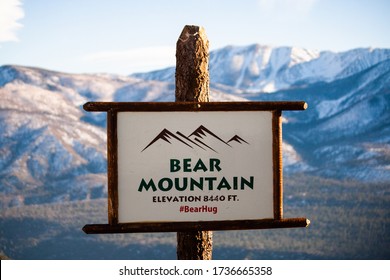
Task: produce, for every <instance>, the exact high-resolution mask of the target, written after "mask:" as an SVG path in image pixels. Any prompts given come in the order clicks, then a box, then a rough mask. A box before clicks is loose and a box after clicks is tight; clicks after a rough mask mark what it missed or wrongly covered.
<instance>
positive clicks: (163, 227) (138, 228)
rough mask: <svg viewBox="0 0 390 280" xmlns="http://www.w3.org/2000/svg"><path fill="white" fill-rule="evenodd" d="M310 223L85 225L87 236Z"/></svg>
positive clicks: (300, 220)
mask: <svg viewBox="0 0 390 280" xmlns="http://www.w3.org/2000/svg"><path fill="white" fill-rule="evenodd" d="M309 224H310V221H309V220H308V219H306V218H287V219H281V220H275V219H262V220H244V221H200V222H170V223H169V222H167V223H127V224H120V223H119V224H113V225H110V224H91V225H85V226H84V227H83V231H84V232H85V233H87V234H102V233H136V232H137V233H140V232H177V231H207V230H250V229H271V228H296V227H307V226H309Z"/></svg>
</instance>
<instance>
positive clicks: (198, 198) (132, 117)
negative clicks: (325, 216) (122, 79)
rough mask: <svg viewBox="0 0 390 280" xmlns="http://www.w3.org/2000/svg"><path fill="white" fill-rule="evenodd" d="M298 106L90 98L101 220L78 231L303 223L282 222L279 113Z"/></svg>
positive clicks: (301, 221) (295, 221) (298, 221)
mask: <svg viewBox="0 0 390 280" xmlns="http://www.w3.org/2000/svg"><path fill="white" fill-rule="evenodd" d="M306 107H307V104H306V103H305V102H210V103H208V102H206V103H193V102H166V103H165V102H164V103H143V102H141V103H138V102H136V103H126V102H121V103H116V102H90V103H86V104H85V105H84V109H85V110H87V111H105V112H107V147H108V224H92V225H86V226H85V227H84V228H83V230H84V231H85V232H86V233H125V232H168V231H169V232H178V231H206V230H238V229H263V228H282V227H306V226H308V224H309V221H308V220H307V219H306V218H284V217H283V180H282V176H283V174H282V131H281V129H282V125H281V112H282V111H283V110H305V109H306Z"/></svg>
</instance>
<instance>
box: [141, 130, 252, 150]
mask: <svg viewBox="0 0 390 280" xmlns="http://www.w3.org/2000/svg"><path fill="white" fill-rule="evenodd" d="M207 138H212V139H213V140H214V142H217V143H222V144H223V145H224V146H228V147H232V146H231V145H230V144H229V143H231V142H237V143H239V144H242V143H246V144H249V143H248V142H247V141H245V140H244V139H242V138H241V137H240V136H238V135H234V136H233V137H232V138H230V139H229V140H228V141H224V140H222V139H221V138H220V137H219V136H217V135H216V134H215V133H213V132H212V131H210V130H209V129H207V128H206V127H204V126H203V125H201V126H199V127H198V128H197V129H196V130H195V131H194V132H192V133H191V134H190V135H188V136H185V135H184V134H183V133H181V132H180V131H177V132H176V133H172V132H170V131H169V130H168V129H166V128H164V129H163V130H162V131H161V132H160V133H159V134H158V135H157V136H156V137H155V138H154V139H153V140H152V141H151V142H150V143H149V144H148V145H147V146H146V147H145V148H144V149H143V150H142V152H143V151H145V150H146V149H147V148H149V147H150V146H152V145H153V144H154V143H156V142H158V140H163V141H165V142H168V143H169V144H172V142H173V141H174V140H175V141H176V142H178V143H181V144H184V145H185V146H187V147H189V148H190V149H194V148H200V149H202V150H205V151H206V150H211V151H214V152H216V153H218V152H217V150H216V148H215V147H212V145H211V144H210V143H206V142H207V141H206V139H207Z"/></svg>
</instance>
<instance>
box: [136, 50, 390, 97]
mask: <svg viewBox="0 0 390 280" xmlns="http://www.w3.org/2000/svg"><path fill="white" fill-rule="evenodd" d="M389 58H390V49H368V48H367V49H354V50H350V51H346V52H341V53H335V52H330V51H322V52H318V51H312V50H307V49H303V48H295V47H269V46H262V45H258V44H255V45H250V46H245V47H234V46H227V47H225V48H223V49H219V50H216V51H213V52H211V53H210V63H209V64H210V80H211V82H212V86H213V87H214V89H220V90H222V91H225V92H229V93H245V92H260V91H261V92H275V91H278V90H282V89H288V88H292V87H299V86H302V85H306V84H312V83H317V82H332V81H334V80H338V79H342V78H345V77H348V76H351V75H354V74H356V73H359V72H361V71H363V70H365V69H368V68H369V67H371V66H373V65H375V64H377V63H379V62H382V61H384V60H387V59H389ZM174 71H175V69H174V68H168V69H163V70H158V71H153V72H150V73H138V74H135V75H134V76H135V77H139V78H142V79H145V80H155V81H168V82H174Z"/></svg>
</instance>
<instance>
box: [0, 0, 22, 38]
mask: <svg viewBox="0 0 390 280" xmlns="http://www.w3.org/2000/svg"><path fill="white" fill-rule="evenodd" d="M21 6H22V4H21V2H20V0H0V42H7V41H18V37H17V36H16V31H17V30H18V29H20V28H21V27H22V26H23V25H22V24H20V23H19V22H18V20H20V19H22V18H23V17H24V12H23V9H22V7H21Z"/></svg>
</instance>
